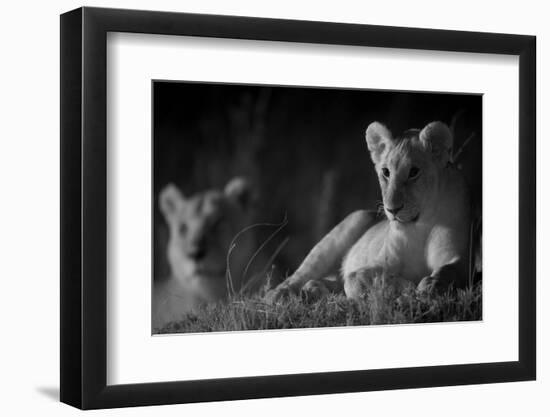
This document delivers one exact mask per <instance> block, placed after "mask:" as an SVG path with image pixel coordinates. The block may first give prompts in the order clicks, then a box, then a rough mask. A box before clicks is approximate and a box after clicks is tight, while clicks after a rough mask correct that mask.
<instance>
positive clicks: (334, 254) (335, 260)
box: [266, 210, 376, 302]
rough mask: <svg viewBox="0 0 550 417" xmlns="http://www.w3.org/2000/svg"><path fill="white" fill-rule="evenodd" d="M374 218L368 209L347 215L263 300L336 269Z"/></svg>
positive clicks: (295, 291) (293, 291) (294, 289)
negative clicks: (291, 273)
mask: <svg viewBox="0 0 550 417" xmlns="http://www.w3.org/2000/svg"><path fill="white" fill-rule="evenodd" d="M375 222H376V215H375V213H373V212H370V211H367V210H359V211H355V212H353V213H351V214H350V215H348V216H347V217H346V218H345V219H344V220H343V221H342V222H340V223H339V224H338V225H337V226H336V227H334V229H332V230H331V231H330V232H329V233H328V234H327V235H326V236H325V237H324V238H323V239H322V240H321V241H320V242H319V243H318V244H317V245H315V246H314V247H313V249H312V250H311V252H309V254H308V255H307V256H306V258H305V259H304V261H303V262H302V264H301V265H300V267H299V268H298V269H297V270H296V272H294V274H293V275H291V276H290V277H288V278H287V279H286V280H285V281H283V282H282V283H281V284H279V285H278V286H277V287H276V288H275V289H273V290H271V291H269V292H268V293H267V294H266V300H267V301H268V302H274V301H277V300H278V299H280V298H283V297H284V296H286V295H289V294H298V292H299V291H300V290H301V289H302V287H303V286H304V284H305V283H306V282H308V281H310V280H313V281H317V280H320V279H321V278H323V277H326V276H327V275H330V274H332V273H334V272H336V271H337V270H338V269H339V268H340V266H341V263H342V259H343V258H344V256H345V254H346V253H347V252H348V250H349V249H350V248H351V247H352V246H353V244H354V243H355V242H357V240H358V239H359V238H360V237H361V236H362V235H363V234H364V233H365V232H366V231H367V229H368V228H369V227H370V226H371V225H372V224H373V223H375ZM312 285H313V284H312Z"/></svg>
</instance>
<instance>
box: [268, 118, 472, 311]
mask: <svg viewBox="0 0 550 417" xmlns="http://www.w3.org/2000/svg"><path fill="white" fill-rule="evenodd" d="M366 142H367V147H368V150H369V152H370V156H371V159H372V162H373V163H374V168H375V170H376V173H377V174H378V179H379V183H380V190H381V192H382V199H383V204H384V213H385V218H384V219H382V220H380V219H377V218H376V216H375V215H373V214H372V213H371V212H368V211H357V212H354V213H352V214H350V215H349V216H348V217H347V218H345V219H344V220H343V221H342V222H341V223H340V224H338V225H337V226H336V227H335V228H334V229H333V230H332V231H331V232H329V233H328V234H327V235H326V236H325V237H324V238H323V239H322V240H321V241H320V242H319V243H318V244H317V245H316V246H315V247H314V248H313V249H312V250H311V252H310V253H309V254H308V255H307V257H306V258H305V260H304V261H303V263H302V264H301V265H300V267H299V268H298V269H297V270H296V272H295V273H294V274H293V275H292V276H290V277H289V278H287V279H286V280H285V281H284V282H283V283H281V284H280V285H279V286H277V287H276V288H275V289H274V290H272V291H270V292H269V293H268V294H267V296H266V297H267V300H268V301H275V300H277V299H279V298H280V297H282V296H284V295H286V294H288V293H289V292H291V293H297V292H299V291H300V290H301V289H302V287H304V285H305V286H306V289H307V288H313V289H316V290H318V289H319V287H320V286H321V285H322V284H321V282H322V280H323V279H324V278H325V277H326V276H328V275H330V274H333V273H334V272H336V271H338V270H339V272H340V274H341V277H342V279H343V286H344V291H345V294H346V296H347V297H348V298H360V297H362V296H363V295H364V292H365V289H366V288H367V286H368V284H369V283H371V282H372V280H373V279H375V278H377V277H380V276H383V277H386V278H395V279H396V280H399V281H401V280H406V281H410V282H413V283H414V284H416V285H417V290H418V291H420V292H431V291H433V290H434V289H435V288H437V287H446V286H448V285H449V284H450V283H455V284H457V285H460V284H462V283H463V282H464V280H465V279H466V277H467V275H468V274H467V268H468V242H469V230H470V227H469V226H470V205H469V198H468V192H467V188H466V185H465V182H464V180H463V178H462V175H461V174H460V172H459V171H457V170H456V169H455V168H454V167H453V166H452V165H451V163H450V155H451V149H452V142H453V138H452V133H451V131H450V129H449V128H448V127H447V125H445V124H444V123H442V122H432V123H429V124H428V125H427V126H426V127H424V128H423V129H422V130H418V129H410V130H407V131H406V132H404V133H403V134H402V135H400V136H397V137H394V136H393V135H392V134H391V132H390V131H389V130H388V129H387V128H386V127H385V126H384V125H382V124H381V123H378V122H373V123H371V124H370V125H369V126H368V128H367V130H366ZM306 284H307V285H306Z"/></svg>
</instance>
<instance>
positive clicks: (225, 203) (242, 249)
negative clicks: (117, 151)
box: [152, 178, 254, 328]
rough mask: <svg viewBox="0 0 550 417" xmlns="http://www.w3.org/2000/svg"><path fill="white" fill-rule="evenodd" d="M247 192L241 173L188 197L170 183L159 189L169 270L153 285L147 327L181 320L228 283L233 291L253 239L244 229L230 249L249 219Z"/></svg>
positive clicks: (224, 290) (213, 298)
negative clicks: (218, 187)
mask: <svg viewBox="0 0 550 417" xmlns="http://www.w3.org/2000/svg"><path fill="white" fill-rule="evenodd" d="M250 197H251V189H250V186H249V184H248V183H247V181H246V180H244V179H243V178H234V179H233V180H231V181H230V182H229V183H228V184H227V185H226V186H225V188H224V190H222V191H220V190H208V191H204V192H201V193H198V194H195V195H193V196H191V197H184V196H183V194H182V193H181V191H180V190H179V189H178V188H177V187H176V186H175V185H173V184H170V185H167V186H166V187H165V188H164V189H163V190H162V192H161V193H160V195H159V207H160V210H161V212H162V213H163V214H164V217H165V220H166V222H167V224H168V227H169V236H170V237H169V241H168V246H167V257H168V262H169V264H170V269H171V275H170V277H169V278H168V279H167V280H164V281H156V282H155V284H154V288H153V317H152V319H153V328H160V327H162V326H164V325H165V324H167V323H169V322H170V321H174V320H178V319H181V317H182V314H183V313H184V312H186V311H189V310H191V309H193V307H195V306H197V305H198V304H199V303H201V302H210V301H216V300H219V299H222V298H224V297H226V296H227V294H228V285H231V288H232V290H236V291H238V290H239V288H240V286H241V280H242V278H243V269H244V268H245V265H246V262H247V261H248V260H249V259H250V254H251V253H252V251H253V243H254V242H253V241H252V239H251V236H250V234H246V233H244V234H242V236H240V237H239V239H238V242H236V244H235V247H234V248H232V249H231V250H230V244H231V242H232V240H233V238H234V237H235V236H236V235H237V233H238V232H239V231H240V230H242V229H243V228H245V227H246V226H248V225H249V224H250V221H251V210H250V200H251V198H250ZM229 252H230V253H229ZM228 268H229V271H228V272H229V273H230V277H231V282H228V281H227V276H226V272H227V269H228Z"/></svg>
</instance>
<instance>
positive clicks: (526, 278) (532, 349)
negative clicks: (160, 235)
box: [60, 7, 536, 409]
mask: <svg viewBox="0 0 550 417" xmlns="http://www.w3.org/2000/svg"><path fill="white" fill-rule="evenodd" d="M108 32H131V33H147V34H162V35H175V36H177V35H186V36H199V37H217V38H235V39H254V40H268V41H285V42H305V43H317V44H332V45H356V46H371V47H382V48H403V49H421V50H440V51H455V52H476V53H490V54H506V55H516V56H519V103H518V109H519V131H518V138H519V155H518V158H519V242H518V243H519V271H518V273H519V277H520V280H519V293H518V297H519V329H518V331H519V347H518V349H519V350H518V352H519V360H518V361H514V362H496V363H477V364H468V365H445V366H427V367H413V368H397V369H376V370H357V371H345V372H327V373H312V374H292V375H274V376H256V377H241V378H229V379H209V380H199V381H177V382H162V383H142V384H132V385H112V386H109V385H107V383H106V375H107V343H106V328H107V312H106V299H107V285H106V281H107V280H106V278H107V272H106V271H107V269H106V266H107V259H106V258H107V254H106V243H107V226H106V224H107V222H106V220H107V218H106V214H107V204H106V203H107V194H106V191H107V180H108V178H107V173H106V160H107V146H106V145H107V143H106V142H107V134H106V126H107V111H106V92H107V87H106V85H107V83H106V76H107V74H106V59H107V58H106V46H107V33H108ZM60 57H61V92H60V93H61V309H60V315H61V358H60V359H61V382H60V383H61V401H62V402H64V403H67V404H70V405H72V406H75V407H78V408H82V409H95V408H111V407H123V406H142V405H155V404H174V403H189V402H201V401H219V400H236V399H248V398H264V397H282V396H297V395H312V394H327V393H343V392H357V391H375V390H387V389H402V388H421V387H434V386H449V385H462V384H481V383H495V382H507V381H524V380H533V379H535V377H536V313H535V312H536V304H535V301H536V296H535V295H536V294H535V292H536V267H535V265H536V259H535V257H536V145H535V138H536V136H535V135H536V126H535V124H536V120H535V117H536V116H535V114H536V111H535V109H536V91H535V88H536V81H535V80H536V38H535V37H534V36H524V35H510V34H494V33H478V32H461V31H448V30H432V29H414V28H403V27H387V26H371V25H358V24H341V23H323V22H312V21H293V20H278V19H265V18H251V17H234V16H217V15H200V14H185V13H171V12H151V11H136V10H119V9H102V8H88V7H84V8H79V9H77V10H74V11H70V12H68V13H65V14H63V15H61V53H60Z"/></svg>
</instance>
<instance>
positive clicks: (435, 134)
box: [419, 122, 453, 166]
mask: <svg viewBox="0 0 550 417" xmlns="http://www.w3.org/2000/svg"><path fill="white" fill-rule="evenodd" d="M419 138H420V142H422V144H423V145H424V146H425V148H426V149H427V150H430V151H431V152H432V155H433V157H434V159H435V160H436V161H437V162H438V163H439V164H440V165H441V166H445V165H447V162H449V159H450V157H451V149H452V147H453V134H452V133H451V129H449V127H448V126H447V125H446V124H445V123H443V122H431V123H428V125H427V126H426V127H425V128H424V129H422V130H421V131H420V134H419Z"/></svg>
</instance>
